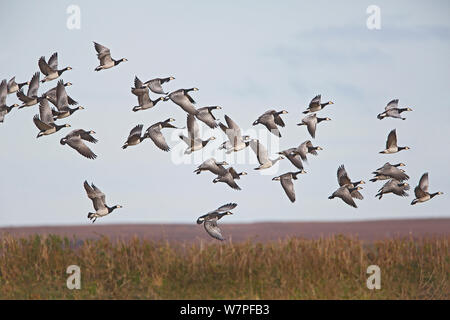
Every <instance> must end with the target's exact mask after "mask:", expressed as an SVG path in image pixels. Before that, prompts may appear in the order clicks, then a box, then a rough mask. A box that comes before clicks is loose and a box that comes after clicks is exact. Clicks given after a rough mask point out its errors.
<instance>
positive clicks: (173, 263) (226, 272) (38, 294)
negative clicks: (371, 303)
mask: <svg viewBox="0 0 450 320" xmlns="http://www.w3.org/2000/svg"><path fill="white" fill-rule="evenodd" d="M69 265H78V266H79V267H80V269H81V289H80V290H69V289H68V288H67V287H66V280H67V277H68V276H69V275H68V274H66V268H67V267H68V266H69ZM369 265H378V266H379V267H380V268H381V289H380V290H369V289H368V288H367V286H366V281H367V277H368V276H369V275H368V274H366V269H367V267H368V266H369ZM449 273H450V270H449V237H446V236H442V237H436V238H423V239H412V238H402V239H387V240H382V241H376V242H372V243H365V242H362V241H360V240H358V239H356V238H351V237H344V236H333V237H329V238H324V239H316V240H307V239H299V238H291V239H285V240H280V241H277V242H266V243H252V242H249V241H247V242H241V243H230V242H227V243H218V242H217V241H208V242H205V243H200V244H199V243H197V244H177V243H169V242H154V241H146V240H140V239H137V238H136V239H131V240H128V241H118V240H115V241H111V240H109V239H108V238H106V237H104V238H102V239H100V240H86V241H83V242H80V241H75V240H74V239H68V238H61V237H59V236H33V237H29V238H15V237H10V236H3V237H1V238H0V298H1V299H449V298H450V293H449V292H450V290H449Z"/></svg>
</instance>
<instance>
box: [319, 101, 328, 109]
mask: <svg viewBox="0 0 450 320" xmlns="http://www.w3.org/2000/svg"><path fill="white" fill-rule="evenodd" d="M329 104H330V102H329V101H328V102H325V103H321V104H320V106H321V107H322V108H323V107H325V106H327V105H329Z"/></svg>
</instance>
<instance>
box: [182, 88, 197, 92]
mask: <svg viewBox="0 0 450 320" xmlns="http://www.w3.org/2000/svg"><path fill="white" fill-rule="evenodd" d="M194 90H195V88H189V89H184V92H189V91H194Z"/></svg>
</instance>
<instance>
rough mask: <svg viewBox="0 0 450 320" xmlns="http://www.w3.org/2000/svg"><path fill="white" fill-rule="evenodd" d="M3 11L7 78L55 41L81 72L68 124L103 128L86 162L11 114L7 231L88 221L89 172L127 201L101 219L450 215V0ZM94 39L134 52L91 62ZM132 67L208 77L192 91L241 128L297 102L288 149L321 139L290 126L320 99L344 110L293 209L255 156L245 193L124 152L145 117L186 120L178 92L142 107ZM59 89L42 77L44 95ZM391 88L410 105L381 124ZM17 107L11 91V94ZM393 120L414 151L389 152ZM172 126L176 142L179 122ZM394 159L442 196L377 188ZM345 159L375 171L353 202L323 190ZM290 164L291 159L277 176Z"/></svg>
mask: <svg viewBox="0 0 450 320" xmlns="http://www.w3.org/2000/svg"><path fill="white" fill-rule="evenodd" d="M70 4H76V5H79V7H80V9H81V29H80V30H68V29H67V28H66V19H67V17H68V15H67V14H66V8H67V7H68V6H69V5H70ZM371 4H376V5H378V6H379V7H380V8H381V30H372V31H371V30H368V29H367V27H366V19H367V17H368V15H367V14H366V8H367V6H368V5H371ZM0 7H1V10H0V21H1V25H2V30H4V31H5V32H4V36H3V38H2V50H0V66H1V68H0V73H1V74H0V78H1V79H3V78H7V79H10V78H11V77H12V76H14V75H15V76H16V78H17V80H19V81H26V80H28V79H29V78H30V77H31V75H32V74H33V73H34V72H35V71H37V70H38V66H37V61H38V59H39V57H40V56H42V55H45V56H46V57H47V58H48V57H49V56H50V55H51V54H52V53H53V52H55V51H57V52H58V54H59V63H60V66H62V67H63V66H66V65H70V66H71V67H72V68H73V70H72V71H68V72H67V73H64V75H63V77H62V78H63V79H64V80H65V81H70V82H72V83H73V86H72V87H69V88H68V89H67V91H68V93H69V95H71V96H72V97H74V98H75V99H76V100H77V101H79V102H80V104H81V105H83V106H84V107H85V108H86V109H85V110H83V111H79V112H77V113H75V114H74V115H73V116H72V117H70V118H67V119H63V120H62V121H61V120H60V121H59V122H60V123H66V122H67V123H70V124H71V125H72V129H73V128H83V129H93V130H95V131H96V132H97V138H98V140H99V143H98V144H97V145H93V146H92V149H93V150H94V152H96V153H97V154H98V155H99V157H98V159H96V160H95V161H90V160H87V159H85V158H83V157H81V156H79V155H78V154H76V153H75V152H74V151H73V150H71V149H69V148H68V147H67V146H65V147H63V146H61V145H60V144H59V140H60V138H61V137H62V136H64V135H65V134H66V133H68V132H69V130H65V129H63V130H62V131H60V132H59V133H57V134H54V135H52V136H48V137H43V138H40V139H36V135H37V133H38V131H37V128H36V127H35V126H34V124H33V122H32V117H33V115H34V114H36V113H37V110H38V108H37V106H35V107H33V108H27V109H22V110H13V111H12V112H11V114H9V115H8V116H7V117H6V120H5V123H3V124H0V148H1V149H0V150H1V151H0V164H1V167H2V174H1V178H0V194H1V196H0V225H2V226H11V225H55V224H87V223H89V222H88V220H87V218H86V215H87V212H89V211H92V204H91V201H90V200H89V199H88V198H87V197H86V194H85V191H84V189H83V186H82V183H83V181H84V180H85V179H87V180H88V181H93V182H94V183H95V184H96V185H97V186H98V187H100V188H101V189H102V190H103V191H104V192H105V193H106V196H107V202H108V204H109V205H114V204H116V203H119V204H122V205H123V206H124V208H123V209H120V210H118V211H115V212H114V213H113V214H111V215H110V216H108V217H107V218H104V219H101V220H98V221H97V223H102V224H104V223H160V222H165V223H186V222H188V223H190V222H193V221H195V219H196V218H197V216H199V215H201V214H203V213H205V212H207V211H209V210H211V209H214V208H216V207H218V206H220V205H222V204H224V203H226V202H231V201H233V202H237V203H238V205H239V206H238V207H237V208H236V209H235V215H234V216H232V217H231V218H228V219H227V222H229V223H239V222H252V221H274V220H279V221H288V220H299V221H306V220H307V221H311V220H317V221H324V220H365V219H380V218H382V219H385V218H417V217H450V213H449V210H448V206H449V201H448V194H449V192H450V181H449V175H450V168H449V165H448V163H449V160H450V157H449V151H448V141H449V139H448V136H449V135H450V127H449V125H448V122H449V120H450V111H449V110H450V91H449V83H450V62H449V57H450V43H449V40H450V22H449V21H448V14H449V9H450V4H449V2H448V1H430V2H424V1H395V2H394V1H376V2H372V1H370V2H369V1H345V2H342V1H340V2H339V3H337V2H331V1H314V2H312V1H311V2H309V3H299V1H283V2H282V3H280V2H275V1H264V2H263V1H246V2H244V3H243V2H242V1H239V2H235V3H232V2H212V1H195V2H194V1H193V2H186V1H170V2H168V3H166V2H162V1H155V2H152V1H139V2H131V1H129V2H126V3H122V4H118V3H117V4H115V3H114V2H111V1H95V2H93V1H39V2H36V1H27V2H8V3H5V2H2V4H1V5H0ZM6 30H7V31H6ZM92 41H97V42H99V43H101V44H103V45H105V46H107V47H109V48H110V49H111V52H112V56H113V57H114V58H116V59H119V58H122V57H126V58H127V59H128V62H126V63H123V64H121V65H119V66H118V67H117V68H114V69H111V70H106V71H104V72H98V73H97V72H94V71H93V70H94V68H95V67H96V66H97V65H98V60H97V58H96V55H95V50H94V48H93V45H92ZM135 75H138V76H139V77H140V78H141V79H142V80H148V79H151V78H154V77H159V76H169V75H172V76H174V77H175V78H176V80H174V81H172V82H170V83H169V84H167V85H166V86H165V87H166V89H167V90H175V89H178V88H189V87H194V86H195V87H198V88H199V89H200V91H198V92H195V93H193V94H192V96H193V97H194V99H196V100H197V105H198V106H204V105H221V106H222V107H223V109H222V110H219V111H218V112H216V114H217V115H218V116H219V118H220V119H223V116H224V114H228V115H229V116H231V117H232V118H233V119H234V120H235V121H236V122H237V123H238V124H240V125H241V126H242V127H243V129H246V128H250V127H251V124H252V122H253V121H254V120H255V119H256V118H257V117H258V116H259V115H260V114H262V113H263V112H264V111H266V110H268V109H272V108H275V109H286V110H288V111H289V114H287V115H286V116H284V119H285V122H286V123H287V126H286V128H283V129H282V130H281V132H282V134H283V138H282V139H281V140H280V145H281V148H283V149H284V148H289V147H294V146H297V145H298V144H300V143H301V142H303V141H304V140H306V139H309V138H310V137H309V135H308V134H307V132H306V130H305V128H302V127H298V126H296V125H295V124H296V123H298V122H299V121H300V120H301V118H302V116H303V115H302V113H301V112H302V111H303V110H304V109H305V106H306V105H307V104H308V103H309V101H310V100H311V98H312V97H313V96H314V95H316V94H318V93H321V94H322V97H323V99H324V100H330V99H331V100H333V101H334V102H335V104H334V105H333V106H331V107H329V108H327V109H325V110H324V111H321V112H320V113H319V116H328V117H330V118H332V119H333V120H332V121H331V122H329V123H326V124H323V125H322V124H321V125H319V128H318V131H317V136H316V139H315V140H314V144H317V145H320V146H321V147H323V148H324V151H322V152H321V153H320V155H319V156H318V157H317V158H313V157H310V162H309V165H306V166H305V170H306V171H307V172H308V174H305V175H302V176H301V177H300V180H299V181H296V182H295V189H296V194H297V201H296V202H295V203H294V204H291V203H290V202H289V200H288V199H287V197H286V195H285V194H284V191H283V190H282V188H281V186H280V184H279V182H274V181H271V178H272V177H273V176H272V175H270V176H269V175H260V174H259V173H258V172H256V171H254V170H253V169H252V168H254V167H255V164H254V163H252V164H245V165H236V168H237V169H238V171H242V170H244V171H247V172H248V173H249V175H247V176H245V177H243V178H242V179H241V180H240V181H239V182H238V183H239V185H240V186H241V187H242V189H243V190H242V191H234V190H232V189H231V188H229V187H228V186H226V185H224V184H212V180H213V178H214V176H213V175H211V174H208V173H203V174H201V175H200V176H197V175H195V174H193V173H192V171H193V170H194V169H195V167H196V165H194V164H183V165H175V164H173V163H172V160H171V155H170V154H167V153H164V152H162V151H160V150H158V149H156V148H155V147H154V146H153V145H152V144H151V143H150V142H149V141H146V142H145V143H144V144H142V145H140V146H137V147H135V148H129V149H127V150H125V151H124V150H122V149H121V148H120V147H121V145H122V143H123V142H124V140H125V138H126V136H127V135H128V133H129V130H130V129H131V128H132V127H133V126H134V125H136V124H139V123H142V124H144V126H145V127H147V126H149V125H150V124H152V123H154V122H157V121H160V120H164V119H166V118H168V117H173V118H175V119H176V120H177V122H176V124H178V125H180V126H183V125H185V118H186V115H185V113H184V112H183V111H182V110H181V109H180V108H179V107H178V106H176V105H174V104H173V103H172V102H165V103H163V104H159V105H157V107H155V108H154V109H152V110H147V111H143V112H137V113H133V112H131V108H132V107H133V106H135V105H136V102H137V99H136V97H135V96H133V95H132V94H131V93H130V87H131V86H132V84H133V79H134V76H135ZM55 85H56V81H52V82H51V83H48V84H47V83H46V84H43V85H42V86H41V89H40V91H39V92H44V90H47V89H48V88H51V87H53V86H55ZM152 97H153V98H155V97H156V96H155V95H152ZM394 98H398V99H400V105H401V106H410V107H411V108H412V109H413V110H414V111H413V112H409V113H407V114H406V116H407V118H408V119H407V120H406V121H401V120H395V119H386V120H383V121H379V120H378V119H377V118H376V115H377V114H378V113H379V112H381V111H382V110H383V108H384V106H385V105H386V103H387V102H388V101H389V100H391V99H394ZM15 102H17V98H16V97H15V96H8V100H7V103H8V104H12V103H15ZM393 128H397V134H398V138H399V145H408V146H410V147H411V150H409V151H402V152H400V153H398V154H395V155H380V154H378V151H380V150H382V149H383V148H384V144H385V140H386V136H387V134H388V132H389V131H390V130H391V129H393ZM214 134H215V135H216V136H217V137H218V139H217V140H216V141H214V143H213V144H211V145H209V146H208V147H207V149H209V150H210V151H213V149H215V148H216V147H217V146H218V145H219V144H220V143H221V142H222V141H223V136H222V135H221V133H220V131H219V130H218V129H217V130H215V131H214ZM165 135H166V136H168V137H169V138H170V137H171V136H174V137H175V138H176V132H175V131H173V132H172V131H166V132H165ZM175 143H178V141H177V140H174V141H169V144H170V145H172V146H173V145H174V144H175ZM386 161H390V162H391V163H396V162H400V161H401V162H404V163H406V164H407V167H406V168H405V169H406V170H407V173H408V174H409V175H410V176H411V179H410V180H409V183H410V184H411V186H412V189H413V188H414V186H415V185H416V184H417V182H418V180H419V178H420V176H421V175H422V173H424V172H426V171H428V172H429V174H430V190H431V191H443V192H444V193H445V194H444V195H443V196H438V197H437V198H435V199H433V200H432V201H430V202H428V203H426V204H423V205H417V206H411V205H410V204H409V203H410V202H411V201H412V199H413V191H412V190H411V192H410V193H411V195H410V197H409V198H399V197H396V196H393V195H387V196H385V197H384V198H383V199H382V200H381V201H379V200H378V199H375V198H374V195H375V193H376V192H377V190H378V189H379V188H380V187H381V186H382V183H381V182H379V183H370V182H368V180H369V179H370V178H371V174H370V173H371V172H372V171H373V170H374V169H376V168H378V167H379V166H381V165H382V164H384V163H385V162H386ZM342 163H343V164H345V166H346V168H347V171H348V172H349V174H350V177H351V178H352V179H353V180H359V179H364V180H365V181H366V182H368V184H366V185H364V186H363V187H364V190H362V193H363V195H364V196H365V200H363V201H358V202H357V204H358V206H359V208H358V209H356V210H355V209H353V208H351V207H349V206H347V205H345V204H344V203H343V202H342V201H340V200H336V199H335V200H328V199H327V197H328V196H329V195H330V194H331V193H332V192H333V191H334V190H335V189H336V188H337V181H336V169H337V167H338V166H339V165H340V164H342ZM294 169H295V168H294V167H293V166H292V165H291V164H290V163H289V162H288V161H287V160H283V161H282V162H281V163H280V168H279V171H278V173H277V175H278V174H281V173H284V172H287V171H293V170H294ZM224 222H225V221H224Z"/></svg>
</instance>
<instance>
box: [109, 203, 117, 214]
mask: <svg viewBox="0 0 450 320" xmlns="http://www.w3.org/2000/svg"><path fill="white" fill-rule="evenodd" d="M106 208H108V212H109V213H111V212H113V211H114V210H115V209H117V208H118V206H117V205H116V206H114V207H108V206H106Z"/></svg>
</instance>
